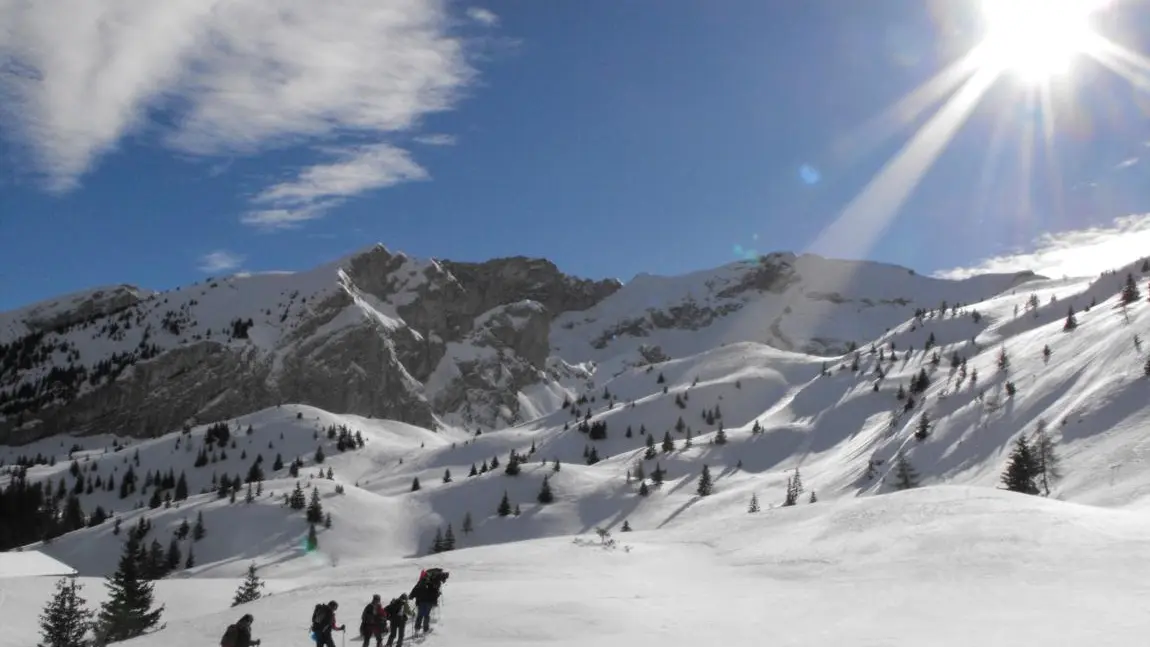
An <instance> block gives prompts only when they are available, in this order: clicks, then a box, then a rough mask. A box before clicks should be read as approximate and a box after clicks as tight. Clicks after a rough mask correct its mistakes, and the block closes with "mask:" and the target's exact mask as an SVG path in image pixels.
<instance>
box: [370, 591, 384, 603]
mask: <svg viewBox="0 0 1150 647" xmlns="http://www.w3.org/2000/svg"><path fill="white" fill-rule="evenodd" d="M382 599H383V598H381V597H379V594H378V593H376V594H375V595H373V596H371V601H372V602H379V601H380V600H382Z"/></svg>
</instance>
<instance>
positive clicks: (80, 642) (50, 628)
mask: <svg viewBox="0 0 1150 647" xmlns="http://www.w3.org/2000/svg"><path fill="white" fill-rule="evenodd" d="M81 588H82V586H81V585H80V584H79V583H78V582H77V581H76V579H75V578H72V577H64V578H60V579H59V580H57V581H56V593H55V594H54V595H53V596H52V599H51V600H50V601H49V602H48V604H47V605H46V606H45V607H44V612H43V613H42V614H41V615H40V643H39V646H38V647H86V646H87V645H88V640H87V635H88V630H89V629H91V627H92V615H93V614H92V611H91V610H89V609H88V607H87V600H85V599H84V598H83V597H82V596H81V595H80V589H81Z"/></svg>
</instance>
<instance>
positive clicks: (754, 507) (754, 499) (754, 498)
mask: <svg viewBox="0 0 1150 647" xmlns="http://www.w3.org/2000/svg"><path fill="white" fill-rule="evenodd" d="M759 510H760V508H759V497H758V495H756V494H751V504H750V505H749V506H747V512H758V511H759Z"/></svg>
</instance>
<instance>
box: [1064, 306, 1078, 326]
mask: <svg viewBox="0 0 1150 647" xmlns="http://www.w3.org/2000/svg"><path fill="white" fill-rule="evenodd" d="M1075 328H1078V319H1077V318H1075V316H1074V306H1070V310H1069V311H1068V312H1067V313H1066V323H1064V324H1062V330H1063V331H1064V332H1070V331H1071V330H1074V329H1075Z"/></svg>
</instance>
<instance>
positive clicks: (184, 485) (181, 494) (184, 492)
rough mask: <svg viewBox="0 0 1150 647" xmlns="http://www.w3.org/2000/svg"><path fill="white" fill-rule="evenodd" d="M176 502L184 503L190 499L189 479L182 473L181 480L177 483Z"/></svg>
mask: <svg viewBox="0 0 1150 647" xmlns="http://www.w3.org/2000/svg"><path fill="white" fill-rule="evenodd" d="M173 498H174V499H175V500H176V501H183V500H184V499H187V498H188V479H187V478H186V477H185V476H184V473H183V472H180V479H179V480H178V481H176V494H175V496H174V497H173Z"/></svg>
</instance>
